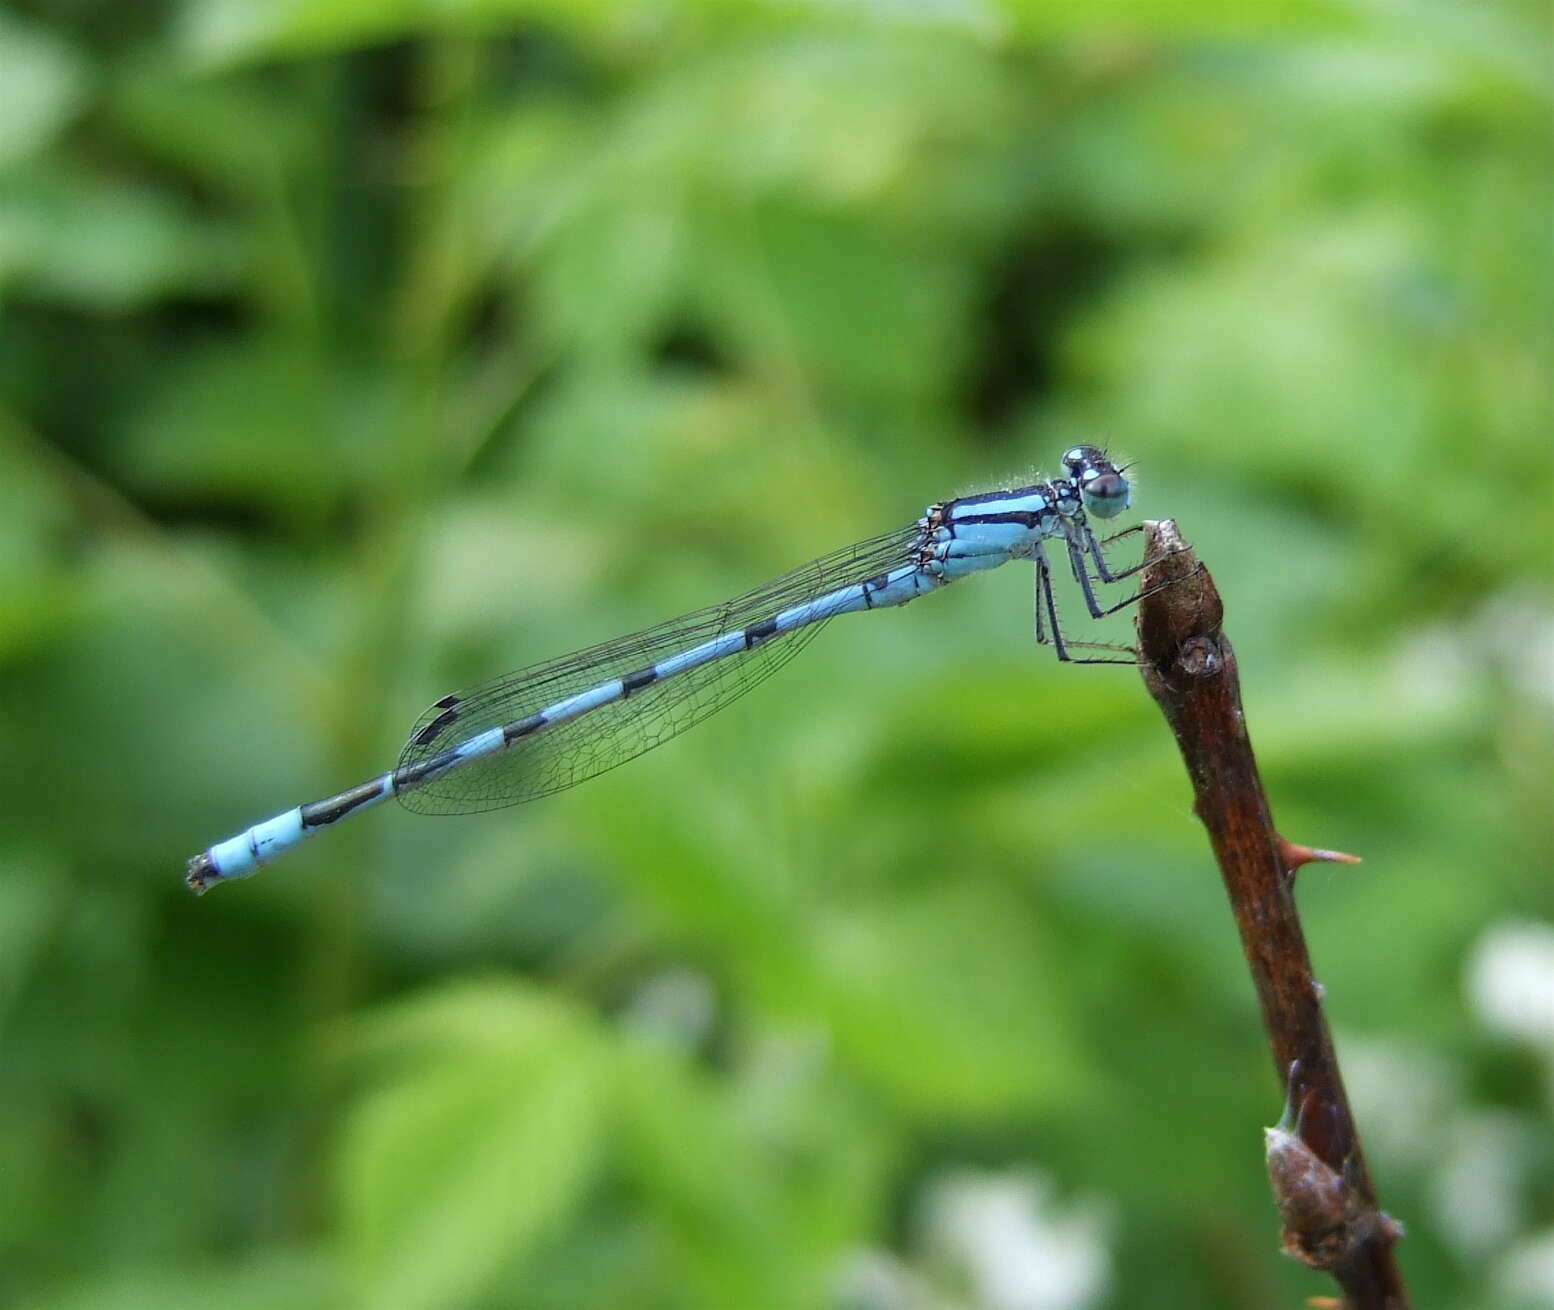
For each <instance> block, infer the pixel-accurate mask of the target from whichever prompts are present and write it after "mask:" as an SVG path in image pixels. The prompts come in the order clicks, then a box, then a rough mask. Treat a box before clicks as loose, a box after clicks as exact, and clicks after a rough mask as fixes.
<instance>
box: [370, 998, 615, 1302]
mask: <svg viewBox="0 0 1554 1310" xmlns="http://www.w3.org/2000/svg"><path fill="white" fill-rule="evenodd" d="M429 1022H430V1023H431V1024H432V1025H433V1027H432V1028H429V1027H428V1023H429ZM367 1045H368V1047H369V1048H371V1049H375V1050H377V1051H378V1052H380V1053H384V1054H395V1055H400V1056H408V1057H410V1059H411V1064H410V1066H409V1067H408V1068H405V1069H404V1070H402V1071H401V1072H398V1073H394V1074H391V1075H390V1076H389V1077H387V1078H386V1080H385V1081H384V1082H383V1083H382V1084H381V1085H380V1086H378V1087H377V1088H376V1089H374V1090H373V1091H371V1092H369V1093H368V1094H367V1095H366V1096H365V1097H364V1098H363V1100H362V1102H361V1103H360V1104H359V1105H358V1107H357V1108H356V1110H355V1111H354V1112H353V1113H352V1115H351V1118H350V1122H349V1124H348V1127H347V1130H346V1135H345V1144H344V1151H343V1154H342V1160H341V1170H340V1176H341V1190H342V1199H343V1208H344V1216H343V1223H344V1240H345V1244H346V1247H347V1250H348V1251H349V1254H350V1258H351V1264H352V1266H353V1269H354V1271H355V1275H356V1277H357V1279H358V1281H359V1284H360V1287H361V1291H362V1303H363V1304H366V1305H375V1306H392V1307H396V1310H414V1308H415V1307H419V1306H441V1305H447V1304H449V1303H451V1302H457V1301H459V1300H461V1299H464V1298H466V1297H469V1296H472V1295H474V1294H476V1293H478V1292H479V1291H480V1290H481V1289H482V1288H484V1287H486V1286H488V1285H489V1284H490V1282H491V1281H492V1280H493V1279H494V1278H495V1277H496V1275H497V1274H498V1273H499V1272H500V1271H503V1270H508V1271H512V1270H521V1269H522V1266H523V1263H524V1261H525V1259H526V1258H527V1257H528V1256H529V1255H530V1254H531V1253H532V1252H533V1250H534V1248H535V1247H536V1245H537V1244H538V1243H539V1242H541V1241H542V1240H543V1239H545V1238H547V1237H549V1236H553V1235H554V1234H555V1233H556V1231H557V1230H558V1229H559V1227H560V1226H561V1224H562V1223H563V1222H564V1221H565V1220H566V1218H567V1216H568V1215H569V1214H570V1213H571V1211H572V1210H573V1208H574V1207H575V1205H576V1204H577V1202H578V1199H579V1197H580V1195H581V1193H582V1190H583V1188H584V1186H585V1185H586V1184H587V1182H588V1180H589V1178H590V1177H591V1175H592V1173H593V1170H594V1167H595V1161H596V1159H597V1155H598V1148H599V1130H600V1123H601V1121H600V1106H599V1100H598V1093H597V1085H598V1076H597V1067H596V1066H597V1062H596V1059H595V1052H594V1050H593V1046H592V1037H591V1035H590V1034H589V1033H588V1031H587V1030H586V1029H585V1028H584V1027H583V1026H582V1025H581V1023H580V1022H579V1021H578V1020H577V1018H576V1017H575V1016H573V1015H571V1014H570V1013H567V1012H565V1011H563V1010H562V1009H561V1008H560V1007H559V1006H556V1005H554V1003H552V1002H550V1001H548V1000H546V999H544V998H541V997H537V996H534V995H532V994H529V993H527V992H525V991H523V990H521V989H518V988H513V987H503V986H498V985H489V986H473V985H470V986H464V987H460V988H457V989H452V990H450V991H448V992H445V993H442V994H439V995H436V996H434V997H432V998H429V999H428V1000H422V1001H417V1002H413V1003H412V1004H411V1005H409V1006H405V1007H400V1008H399V1010H397V1011H391V1012H390V1013H389V1014H388V1016H386V1018H384V1019H382V1020H380V1021H378V1022H376V1023H373V1024H369V1032H368V1040H367Z"/></svg>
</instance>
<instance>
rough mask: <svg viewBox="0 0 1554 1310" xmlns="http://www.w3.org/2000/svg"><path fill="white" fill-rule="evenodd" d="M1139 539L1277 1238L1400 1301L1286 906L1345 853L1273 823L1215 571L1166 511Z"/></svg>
mask: <svg viewBox="0 0 1554 1310" xmlns="http://www.w3.org/2000/svg"><path fill="white" fill-rule="evenodd" d="M1146 541H1147V543H1148V544H1147V546H1146V547H1145V549H1146V551H1147V553H1148V556H1149V557H1150V558H1153V559H1155V560H1156V561H1157V562H1156V563H1154V564H1152V565H1151V566H1150V567H1149V568H1148V569H1146V570H1145V573H1144V590H1145V592H1146V595H1145V597H1144V599H1143V601H1142V602H1141V603H1140V605H1139V612H1138V633H1139V649H1140V652H1141V657H1142V663H1143V672H1144V682H1145V685H1146V686H1147V687H1148V688H1149V691H1150V694H1151V695H1152V696H1153V697H1154V698H1155V701H1156V702H1157V703H1158V704H1159V706H1160V708H1161V710H1162V711H1164V713H1165V716H1166V720H1167V722H1169V723H1170V725H1171V730H1172V732H1174V733H1175V734H1176V740H1177V745H1178V746H1179V747H1180V748H1181V752H1182V758H1183V759H1184V760H1185V761H1186V763H1187V772H1188V774H1189V776H1190V777H1191V779H1192V786H1193V794H1194V797H1195V801H1194V806H1193V809H1194V812H1195V813H1196V814H1197V815H1198V817H1199V819H1201V820H1202V821H1203V825H1204V827H1205V828H1207V829H1208V833H1209V841H1210V843H1211V844H1212V845H1213V847H1214V854H1215V858H1216V859H1217V860H1218V861H1219V866H1220V873H1221V875H1222V876H1223V878H1224V881H1225V890H1226V891H1227V892H1228V893H1229V895H1230V904H1231V907H1232V909H1233V910H1234V911H1235V916H1236V924H1237V927H1239V929H1240V930H1241V945H1242V949H1243V950H1244V951H1245V953H1246V960H1247V965H1248V967H1249V968H1250V969H1251V971H1252V982H1253V985H1254V986H1255V987H1256V989H1257V998H1258V1001H1259V1002H1260V1003H1261V1005H1262V1011H1263V1026H1264V1027H1265V1028H1266V1029H1267V1032H1268V1041H1269V1045H1270V1047H1271V1048H1272V1051H1273V1059H1274V1067H1275V1068H1276V1069H1277V1071H1278V1076H1279V1081H1280V1082H1281V1083H1282V1084H1284V1086H1285V1088H1286V1110H1285V1117H1284V1119H1283V1121H1281V1123H1280V1125H1279V1127H1278V1128H1274V1129H1269V1130H1268V1132H1267V1140H1266V1154H1267V1162H1268V1175H1269V1181H1270V1182H1271V1183H1272V1185H1273V1192H1274V1201H1275V1203H1276V1204H1277V1205H1278V1207H1279V1212H1280V1215H1281V1217H1282V1219H1283V1233H1282V1237H1283V1242H1284V1249H1285V1250H1286V1251H1287V1252H1289V1254H1290V1255H1292V1256H1294V1257H1295V1258H1296V1259H1298V1260H1300V1261H1302V1262H1303V1263H1304V1264H1307V1265H1309V1266H1311V1267H1312V1268H1314V1269H1320V1270H1325V1271H1326V1272H1327V1273H1329V1274H1331V1275H1332V1277H1333V1278H1334V1279H1335V1280H1336V1282H1337V1283H1338V1285H1339V1287H1340V1288H1341V1289H1342V1290H1343V1293H1344V1297H1345V1304H1346V1306H1348V1307H1350V1308H1351V1310H1408V1306H1409V1301H1408V1293H1407V1291H1406V1290H1405V1288H1404V1286H1403V1278H1402V1275H1401V1274H1400V1273H1399V1271H1398V1268H1397V1264H1396V1262H1395V1261H1394V1259H1393V1246H1394V1244H1395V1243H1396V1241H1397V1239H1398V1238H1399V1237H1400V1236H1401V1235H1402V1229H1401V1227H1400V1226H1399V1225H1398V1224H1396V1223H1395V1222H1394V1221H1393V1220H1391V1219H1389V1218H1388V1217H1387V1216H1386V1215H1385V1214H1384V1213H1383V1212H1382V1211H1381V1209H1380V1208H1379V1206H1378V1205H1377V1203H1376V1193H1375V1189H1374V1188H1373V1187H1372V1185H1371V1179H1370V1174H1369V1173H1368V1171H1367V1170H1366V1167H1365V1156H1364V1153H1363V1152H1362V1151H1361V1149H1360V1138H1359V1133H1358V1132H1357V1130H1356V1128H1355V1125H1354V1119H1353V1116H1352V1115H1351V1114H1350V1110H1349V1101H1348V1098H1347V1096H1345V1094H1344V1085H1343V1080H1342V1078H1341V1077H1340V1076H1339V1072H1338V1061H1337V1058H1336V1057H1335V1055H1334V1053H1333V1039H1332V1036H1331V1035H1330V1034H1329V1032H1328V1029H1327V1021H1326V1020H1325V1019H1324V1018H1323V1015H1322V991H1321V988H1320V986H1319V985H1318V983H1317V981H1316V979H1315V978H1314V977H1313V976H1312V972H1311V957H1310V956H1309V954H1308V953H1307V951H1306V940H1305V936H1304V934H1303V933H1302V932H1301V927H1300V918H1299V915H1298V914H1297V912H1296V908H1295V896H1294V883H1295V870H1296V868H1298V867H1299V866H1300V865H1301V864H1304V863H1307V862H1308V861H1311V860H1341V861H1344V862H1352V861H1353V860H1354V857H1353V856H1346V855H1343V854H1342V853H1340V852H1336V851H1324V850H1313V849H1312V848H1310V847H1306V846H1299V845H1296V844H1295V843H1292V842H1287V841H1285V840H1284V838H1283V837H1281V836H1280V835H1279V833H1278V832H1277V831H1276V830H1275V829H1274V826H1273V818H1272V815H1271V814H1270V813H1269V809H1268V799H1267V796H1266V795H1265V794H1264V792H1263V784H1262V780H1261V779H1260V778H1259V777H1258V773H1257V761H1256V759H1255V758H1254V756H1253V754H1252V743H1251V741H1250V739H1249V738H1248V736H1247V731H1246V722H1245V718H1244V716H1243V714H1242V709H1241V692H1240V680H1239V679H1238V677H1237V675H1236V658H1235V654H1234V653H1233V652H1232V650H1231V648H1230V643H1229V641H1227V640H1226V638H1225V635H1224V633H1223V632H1221V630H1220V622H1221V619H1222V617H1223V614H1224V610H1223V606H1222V604H1221V602H1220V597H1219V592H1218V591H1217V590H1215V587H1214V580H1213V579H1212V578H1211V577H1210V576H1209V574H1208V572H1207V571H1206V570H1205V569H1204V568H1203V567H1202V565H1201V564H1199V562H1198V559H1197V556H1196V555H1195V554H1194V552H1193V550H1192V548H1191V547H1190V546H1189V545H1188V544H1187V543H1186V542H1185V541H1183V540H1182V538H1181V536H1180V535H1179V534H1178V532H1177V530H1176V524H1175V523H1173V522H1171V521H1170V520H1166V521H1164V522H1161V523H1150V524H1147V525H1146ZM1165 584H1170V585H1165ZM1156 588H1158V589H1156Z"/></svg>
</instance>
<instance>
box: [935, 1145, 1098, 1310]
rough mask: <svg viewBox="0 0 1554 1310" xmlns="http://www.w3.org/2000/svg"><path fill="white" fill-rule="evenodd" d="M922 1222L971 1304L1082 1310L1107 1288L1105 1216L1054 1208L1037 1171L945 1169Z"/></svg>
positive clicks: (996, 1309) (1004, 1309)
mask: <svg viewBox="0 0 1554 1310" xmlns="http://www.w3.org/2000/svg"><path fill="white" fill-rule="evenodd" d="M923 1226H924V1232H925V1237H926V1240H927V1242H928V1245H929V1246H930V1248H931V1249H932V1250H933V1252H934V1253H935V1254H936V1255H937V1256H938V1257H939V1259H940V1260H941V1261H943V1262H946V1263H948V1264H950V1265H951V1266H952V1267H953V1268H954V1270H955V1272H956V1273H958V1274H959V1275H961V1276H962V1277H963V1278H964V1280H965V1282H966V1283H967V1284H968V1285H969V1286H970V1287H971V1289H972V1291H973V1294H974V1301H973V1304H974V1305H975V1306H977V1307H978V1310H1086V1308H1087V1307H1090V1306H1093V1305H1096V1304H1097V1303H1098V1302H1099V1300H1100V1297H1101V1294H1102V1292H1103V1291H1104V1290H1105V1288H1106V1284H1107V1281H1108V1275H1109V1270H1110V1263H1111V1262H1110V1259H1109V1257H1108V1255H1107V1250H1106V1240H1105V1238H1106V1227H1107V1224H1106V1221H1105V1219H1104V1216H1103V1215H1102V1214H1101V1212H1100V1210H1099V1208H1098V1207H1097V1206H1095V1205H1093V1204H1089V1205H1082V1206H1079V1207H1076V1208H1072V1209H1069V1210H1067V1211H1064V1210H1060V1209H1059V1206H1058V1203H1057V1201H1056V1199H1055V1198H1054V1196H1053V1189H1052V1186H1051V1184H1050V1183H1048V1182H1047V1180H1046V1179H1045V1178H1043V1177H1041V1176H1040V1175H1039V1174H1035V1173H1019V1174H974V1173H957V1174H952V1175H949V1176H947V1177H945V1178H943V1179H941V1180H939V1181H938V1182H936V1183H934V1184H933V1185H932V1186H931V1188H930V1189H929V1192H928V1198H927V1203H926V1205H925V1211H924V1225H923Z"/></svg>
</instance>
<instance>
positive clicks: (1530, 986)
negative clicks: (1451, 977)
mask: <svg viewBox="0 0 1554 1310" xmlns="http://www.w3.org/2000/svg"><path fill="white" fill-rule="evenodd" d="M1468 994H1469V996H1470V998H1471V999H1472V1002H1473V1006H1474V1009H1476V1010H1477V1011H1478V1015H1479V1018H1480V1019H1482V1020H1483V1022H1484V1024H1485V1025H1486V1026H1487V1027H1489V1028H1490V1029H1492V1030H1493V1031H1495V1032H1497V1033H1500V1034H1501V1035H1502V1036H1505V1037H1511V1038H1514V1039H1516V1040H1518V1041H1523V1042H1527V1043H1528V1044H1529V1045H1532V1046H1536V1047H1538V1048H1539V1049H1540V1050H1543V1051H1545V1052H1547V1053H1549V1054H1550V1055H1554V927H1550V926H1549V925H1548V924H1544V923H1507V924H1501V925H1500V926H1498V927H1495V928H1491V929H1490V930H1489V931H1488V932H1487V933H1485V934H1484V937H1483V940H1481V941H1480V942H1479V944H1478V949H1477V950H1476V951H1474V953H1473V959H1472V962H1471V963H1470V964H1469V966H1468Z"/></svg>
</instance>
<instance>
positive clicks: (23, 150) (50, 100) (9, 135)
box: [0, 12, 87, 167]
mask: <svg viewBox="0 0 1554 1310" xmlns="http://www.w3.org/2000/svg"><path fill="white" fill-rule="evenodd" d="M86 85H87V76H86V66H85V64H84V62H83V60H82V59H81V56H80V55H78V54H77V53H76V52H75V50H73V49H72V48H71V47H70V46H69V45H68V44H66V43H65V42H64V41H63V40H62V39H60V38H59V37H58V36H55V35H54V34H53V33H52V32H50V31H48V30H47V29H45V28H42V27H37V26H34V25H33V24H31V23H24V22H21V21H19V20H17V19H16V18H14V17H12V16H10V15H8V14H6V13H4V12H0V167H3V166H5V165H6V164H10V163H13V162H14V161H16V160H18V159H22V158H24V157H25V156H27V155H31V154H34V153H36V152H37V151H38V150H40V149H41V148H42V147H44V146H46V145H48V143H49V142H50V141H52V140H53V139H54V137H55V136H56V135H57V134H58V133H59V130H60V129H61V128H62V127H64V125H65V124H66V123H68V122H69V121H70V119H71V118H73V117H74V116H75V114H76V113H77V112H78V111H79V110H80V108H81V104H82V101H83V100H84V99H85V96H86Z"/></svg>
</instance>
